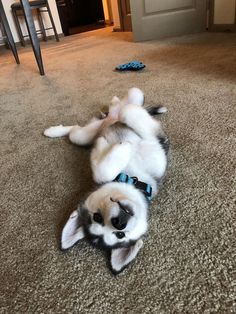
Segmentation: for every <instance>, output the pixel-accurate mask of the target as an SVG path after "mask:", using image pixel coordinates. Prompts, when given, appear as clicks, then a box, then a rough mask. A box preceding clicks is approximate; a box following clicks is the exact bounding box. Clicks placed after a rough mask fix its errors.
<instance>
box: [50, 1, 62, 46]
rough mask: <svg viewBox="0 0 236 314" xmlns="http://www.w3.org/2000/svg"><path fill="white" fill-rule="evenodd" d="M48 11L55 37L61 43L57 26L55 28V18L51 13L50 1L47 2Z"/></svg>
mask: <svg viewBox="0 0 236 314" xmlns="http://www.w3.org/2000/svg"><path fill="white" fill-rule="evenodd" d="M47 10H48V14H49V17H50V21H51V24H52V28H53V31H54V35H55V37H56V41H60V40H59V37H58V34H57V29H56V26H55V24H54V21H53V17H52V13H51V10H50V7H49V4H48V1H47Z"/></svg>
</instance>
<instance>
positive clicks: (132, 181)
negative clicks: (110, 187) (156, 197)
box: [113, 172, 152, 201]
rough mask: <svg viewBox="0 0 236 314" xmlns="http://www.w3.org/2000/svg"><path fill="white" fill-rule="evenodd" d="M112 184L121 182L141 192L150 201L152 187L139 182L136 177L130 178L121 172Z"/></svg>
mask: <svg viewBox="0 0 236 314" xmlns="http://www.w3.org/2000/svg"><path fill="white" fill-rule="evenodd" d="M113 181H114V182H123V183H127V184H131V185H134V186H135V187H136V188H137V189H139V190H141V192H142V193H143V194H144V195H145V196H146V198H147V199H148V200H149V201H150V200H151V198H152V187H151V185H150V184H147V183H145V182H142V181H139V180H138V178H137V177H130V176H128V175H127V174H125V173H123V172H121V173H119V174H118V176H117V177H116V178H115V179H114V180H113Z"/></svg>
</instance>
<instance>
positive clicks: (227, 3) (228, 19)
mask: <svg viewBox="0 0 236 314" xmlns="http://www.w3.org/2000/svg"><path fill="white" fill-rule="evenodd" d="M235 9H236V0H215V7H214V24H234V22H235Z"/></svg>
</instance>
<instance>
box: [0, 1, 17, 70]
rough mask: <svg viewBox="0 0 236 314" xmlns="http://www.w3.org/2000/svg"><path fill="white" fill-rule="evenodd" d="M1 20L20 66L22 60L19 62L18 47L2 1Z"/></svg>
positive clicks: (0, 2) (0, 6) (0, 3)
mask: <svg viewBox="0 0 236 314" xmlns="http://www.w3.org/2000/svg"><path fill="white" fill-rule="evenodd" d="M0 20H1V21H2V25H3V28H4V31H5V34H6V37H7V41H8V44H9V46H10V48H11V51H12V53H13V55H14V58H15V60H16V63H17V64H20V60H19V57H18V53H17V50H16V45H15V42H14V39H13V36H12V33H11V29H10V27H9V24H8V21H7V17H6V14H5V11H4V8H3V4H2V0H0Z"/></svg>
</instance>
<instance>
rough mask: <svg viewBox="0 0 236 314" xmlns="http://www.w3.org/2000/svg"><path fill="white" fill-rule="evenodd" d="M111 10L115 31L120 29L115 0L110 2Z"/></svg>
mask: <svg viewBox="0 0 236 314" xmlns="http://www.w3.org/2000/svg"><path fill="white" fill-rule="evenodd" d="M111 8H112V15H113V23H114V28H115V29H117V28H120V15H119V9H118V1H117V0H111Z"/></svg>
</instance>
